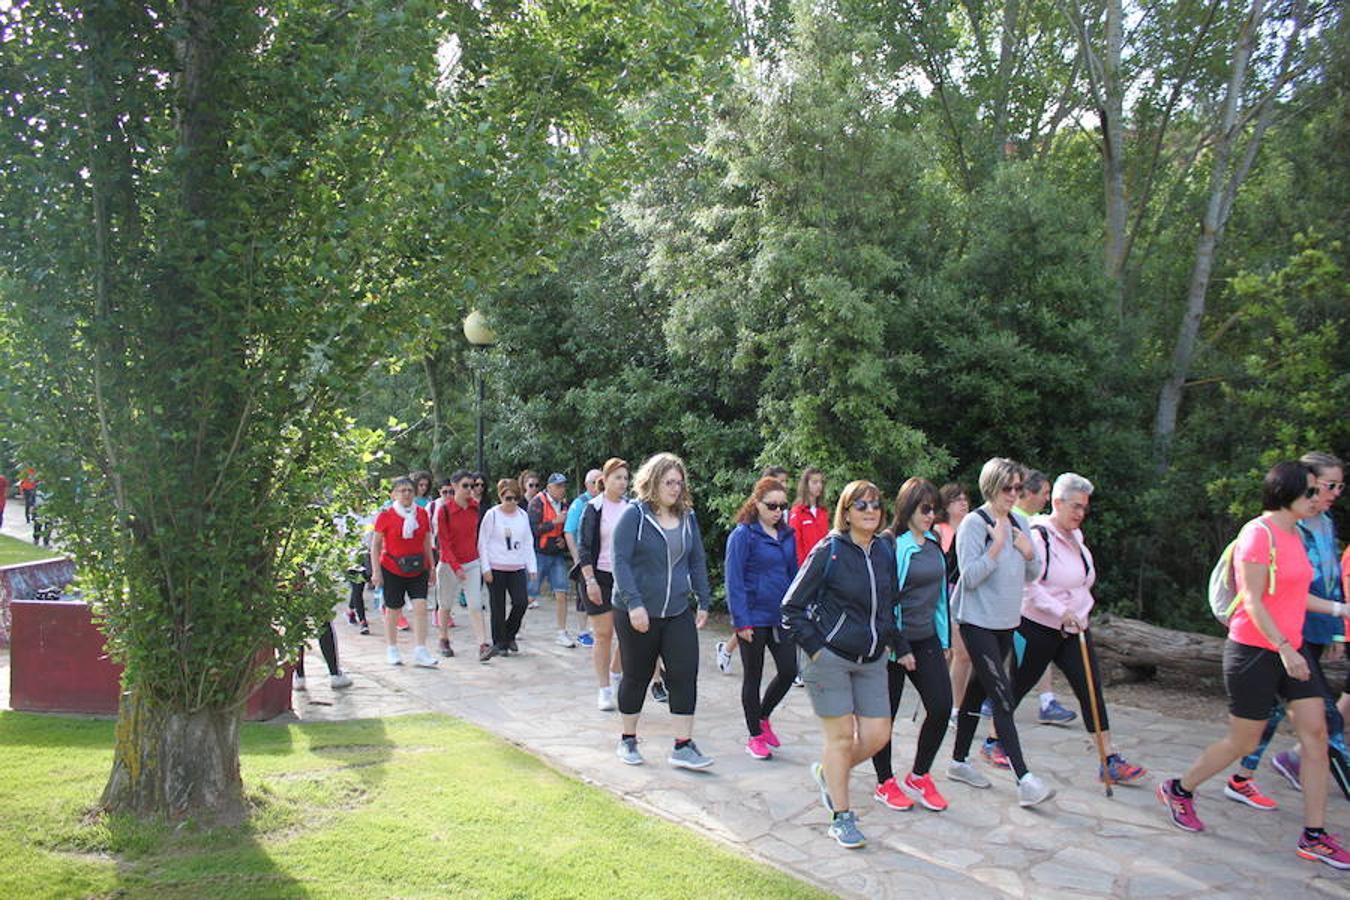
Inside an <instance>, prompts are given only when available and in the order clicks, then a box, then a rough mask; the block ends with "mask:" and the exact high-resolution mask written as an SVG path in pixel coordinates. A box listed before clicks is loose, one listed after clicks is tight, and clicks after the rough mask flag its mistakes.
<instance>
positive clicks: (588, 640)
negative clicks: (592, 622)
mask: <svg viewBox="0 0 1350 900" xmlns="http://www.w3.org/2000/svg"><path fill="white" fill-rule="evenodd" d="M577 643H578V644H580V645H581V646H583V647H594V646H595V638H594V637H593V636H592V635H591V633H590V632H589V631H583V632H582V633H581V634H579V635H577Z"/></svg>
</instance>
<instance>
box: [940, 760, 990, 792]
mask: <svg viewBox="0 0 1350 900" xmlns="http://www.w3.org/2000/svg"><path fill="white" fill-rule="evenodd" d="M947 777H948V778H950V779H951V780H952V781H960V782H962V783H963V784H968V785H970V786H971V787H973V788H987V787H991V786H992V784H991V782H990V781H989V779H988V778H985V777H984V775H982V774H980V770H979V769H977V768H975V767H974V766H972V765H971V764H970V763H968V762H964V761H962V762H958V761H956V760H952V761H951V762H949V763H947Z"/></svg>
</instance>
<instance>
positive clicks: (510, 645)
mask: <svg viewBox="0 0 1350 900" xmlns="http://www.w3.org/2000/svg"><path fill="white" fill-rule="evenodd" d="M506 649H507V650H510V651H511V652H512V653H519V652H520V645H518V644H517V643H516V642H515V641H514V640H510V641H507V642H506Z"/></svg>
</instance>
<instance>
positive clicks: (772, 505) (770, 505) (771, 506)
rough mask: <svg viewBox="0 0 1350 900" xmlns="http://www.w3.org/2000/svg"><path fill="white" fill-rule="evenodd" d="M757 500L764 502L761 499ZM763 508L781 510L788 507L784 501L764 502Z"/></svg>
mask: <svg viewBox="0 0 1350 900" xmlns="http://www.w3.org/2000/svg"><path fill="white" fill-rule="evenodd" d="M759 502H760V503H764V501H763V500H761V501H759ZM764 508H765V509H767V510H770V511H772V512H782V511H783V510H785V509H787V508H788V505H787V504H786V503H764Z"/></svg>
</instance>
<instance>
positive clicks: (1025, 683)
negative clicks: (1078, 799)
mask: <svg viewBox="0 0 1350 900" xmlns="http://www.w3.org/2000/svg"><path fill="white" fill-rule="evenodd" d="M1017 630H1018V631H1019V632H1021V633H1022V637H1023V638H1024V639H1025V640H1026V642H1027V646H1026V649H1025V650H1024V651H1023V653H1022V662H1021V663H1019V664H1018V666H1017V674H1016V676H1015V677H1014V678H1013V700H1014V702H1015V703H1021V702H1022V698H1023V697H1025V696H1026V695H1027V694H1028V693H1030V691H1031V689H1032V688H1033V687H1035V686H1036V682H1037V681H1039V680H1040V678H1041V674H1042V673H1043V672H1045V667H1046V666H1048V665H1050V663H1052V662H1053V663H1054V664H1055V666H1056V667H1058V669H1059V670H1060V671H1061V672H1063V673H1064V677H1065V678H1066V679H1067V680H1068V682H1069V687H1071V688H1073V695H1074V696H1075V697H1077V698H1078V708H1079V709H1081V710H1082V711H1083V725H1084V727H1086V728H1087V730H1088V734H1096V730H1095V729H1094V728H1093V727H1092V725H1093V722H1092V712H1091V711H1092V704H1091V699H1090V698H1089V696H1088V686H1087V675H1086V673H1084V671H1083V651H1082V650H1081V649H1079V647H1078V635H1076V634H1070V635H1065V634H1063V633H1061V632H1060V630H1059V629H1058V628H1047V627H1046V626H1044V625H1042V624H1040V623H1039V622H1033V621H1031V620H1030V619H1025V618H1024V619H1022V625H1021V627H1019V628H1018V629H1017ZM1084 634H1085V636H1086V637H1085V639H1086V640H1087V645H1088V659H1089V660H1090V661H1091V663H1092V685H1093V687H1095V688H1096V689H1097V712H1099V713H1100V714H1101V717H1102V731H1110V730H1111V723H1110V721H1109V720H1108V719H1107V718H1106V701H1105V700H1104V699H1103V698H1102V673H1101V670H1100V669H1098V668H1097V648H1096V647H1094V646H1093V644H1092V632H1091V631H1090V630H1089V631H1086V632H1084ZM1002 734H1003V730H1002V729H1001V728H1000V729H999V735H1000V736H1002Z"/></svg>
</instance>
